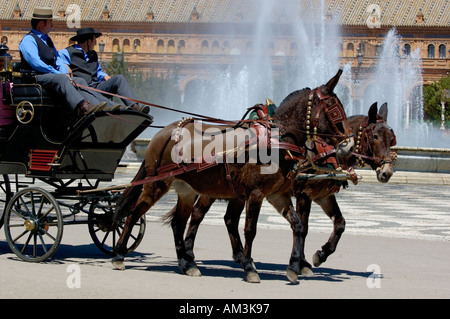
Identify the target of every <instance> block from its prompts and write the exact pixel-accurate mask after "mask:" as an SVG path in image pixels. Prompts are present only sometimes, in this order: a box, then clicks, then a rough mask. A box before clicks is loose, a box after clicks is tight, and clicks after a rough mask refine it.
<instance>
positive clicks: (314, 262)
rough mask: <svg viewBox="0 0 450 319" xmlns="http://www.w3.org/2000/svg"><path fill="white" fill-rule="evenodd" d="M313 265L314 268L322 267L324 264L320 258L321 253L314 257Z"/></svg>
mask: <svg viewBox="0 0 450 319" xmlns="http://www.w3.org/2000/svg"><path fill="white" fill-rule="evenodd" d="M312 259H313V265H314V267H319V266H320V265H322V262H321V261H320V257H319V251H317V252H316V253H315V254H314V255H313V257H312Z"/></svg>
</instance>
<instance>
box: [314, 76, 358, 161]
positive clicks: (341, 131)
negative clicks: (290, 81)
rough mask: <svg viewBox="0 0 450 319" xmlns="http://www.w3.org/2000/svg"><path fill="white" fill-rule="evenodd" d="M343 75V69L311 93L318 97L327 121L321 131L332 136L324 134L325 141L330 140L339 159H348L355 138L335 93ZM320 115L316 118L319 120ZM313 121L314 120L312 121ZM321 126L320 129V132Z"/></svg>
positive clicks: (320, 110) (320, 108)
mask: <svg viewBox="0 0 450 319" xmlns="http://www.w3.org/2000/svg"><path fill="white" fill-rule="evenodd" d="M341 75H342V69H339V71H338V72H337V74H336V75H335V76H334V77H332V78H331V79H330V80H329V81H328V82H327V84H325V85H322V86H320V87H318V88H317V89H316V90H313V91H312V92H311V93H310V100H311V97H312V96H314V95H315V96H316V103H317V104H318V105H319V110H318V112H320V113H323V116H324V117H325V120H323V121H321V125H322V128H321V130H322V131H323V132H324V133H325V132H331V134H323V139H324V140H328V141H327V143H328V144H330V145H334V146H335V147H336V155H337V156H339V157H347V156H349V155H350V154H351V152H352V151H353V148H354V146H355V138H354V134H353V133H352V129H351V127H350V125H349V124H348V122H347V116H346V114H345V110H344V107H343V106H342V103H341V101H340V100H339V98H338V97H337V95H336V94H335V93H334V89H335V88H336V85H337V84H338V82H339V79H340V77H341ZM318 116H320V114H319V113H316V115H315V117H316V118H318ZM311 120H313V119H311ZM319 129H320V126H319V127H318V130H319Z"/></svg>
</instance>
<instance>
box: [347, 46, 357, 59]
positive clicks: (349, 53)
mask: <svg viewBox="0 0 450 319" xmlns="http://www.w3.org/2000/svg"><path fill="white" fill-rule="evenodd" d="M346 55H347V57H348V58H354V57H355V47H354V46H353V43H349V44H347V54H346Z"/></svg>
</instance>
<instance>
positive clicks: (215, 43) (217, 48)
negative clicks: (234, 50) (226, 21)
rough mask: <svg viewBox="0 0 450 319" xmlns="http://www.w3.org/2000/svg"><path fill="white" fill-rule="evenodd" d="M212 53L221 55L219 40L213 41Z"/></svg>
mask: <svg viewBox="0 0 450 319" xmlns="http://www.w3.org/2000/svg"><path fill="white" fill-rule="evenodd" d="M212 53H213V54H220V43H219V41H217V40H214V41H213V44H212Z"/></svg>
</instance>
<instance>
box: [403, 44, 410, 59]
mask: <svg viewBox="0 0 450 319" xmlns="http://www.w3.org/2000/svg"><path fill="white" fill-rule="evenodd" d="M403 55H404V56H410V55H411V45H410V44H409V43H406V44H405V45H404V47H403Z"/></svg>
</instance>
